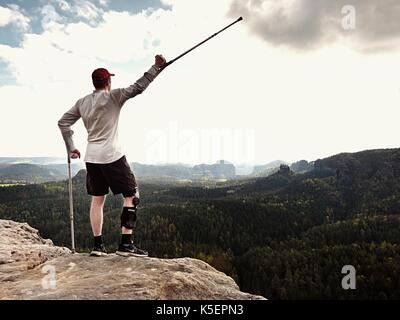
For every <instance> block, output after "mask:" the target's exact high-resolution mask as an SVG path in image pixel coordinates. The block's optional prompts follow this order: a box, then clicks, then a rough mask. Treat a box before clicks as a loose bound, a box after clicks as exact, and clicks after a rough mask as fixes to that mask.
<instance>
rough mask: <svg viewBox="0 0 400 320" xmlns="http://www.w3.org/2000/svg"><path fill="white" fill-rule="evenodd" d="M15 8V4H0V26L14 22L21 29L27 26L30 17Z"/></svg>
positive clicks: (25, 28)
mask: <svg viewBox="0 0 400 320" xmlns="http://www.w3.org/2000/svg"><path fill="white" fill-rule="evenodd" d="M16 9H17V8H16V7H15V6H14V7H11V8H6V7H2V6H0V27H4V26H6V25H8V24H14V25H16V26H17V27H18V28H20V29H21V30H23V31H25V30H27V29H28V28H29V23H30V19H29V18H28V17H26V16H24V15H23V14H22V13H20V12H18V10H16Z"/></svg>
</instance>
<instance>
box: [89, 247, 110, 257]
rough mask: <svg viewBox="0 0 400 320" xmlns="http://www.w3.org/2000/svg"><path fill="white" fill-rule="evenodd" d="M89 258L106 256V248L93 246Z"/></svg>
mask: <svg viewBox="0 0 400 320" xmlns="http://www.w3.org/2000/svg"><path fill="white" fill-rule="evenodd" d="M90 255H91V256H94V257H101V256H106V255H107V251H106V248H105V247H104V244H101V245H99V246H95V247H94V248H93V250H92V251H91V252H90Z"/></svg>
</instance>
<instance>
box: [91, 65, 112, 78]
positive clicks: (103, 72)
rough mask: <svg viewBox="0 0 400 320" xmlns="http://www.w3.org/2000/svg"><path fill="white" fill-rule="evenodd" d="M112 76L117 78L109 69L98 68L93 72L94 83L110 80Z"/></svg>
mask: <svg viewBox="0 0 400 320" xmlns="http://www.w3.org/2000/svg"><path fill="white" fill-rule="evenodd" d="M111 76H115V74H114V73H110V72H108V70H107V69H104V68H98V69H96V70H94V71H93V73H92V80H93V81H103V80H106V79H108V78H110V77H111Z"/></svg>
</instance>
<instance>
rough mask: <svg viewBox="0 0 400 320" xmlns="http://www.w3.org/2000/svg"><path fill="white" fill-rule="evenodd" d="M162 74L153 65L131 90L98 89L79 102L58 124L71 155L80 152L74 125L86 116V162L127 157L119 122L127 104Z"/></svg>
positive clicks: (84, 121)
mask: <svg viewBox="0 0 400 320" xmlns="http://www.w3.org/2000/svg"><path fill="white" fill-rule="evenodd" d="M159 73H160V70H159V68H157V67H156V66H155V65H153V66H152V67H151V68H150V69H149V70H148V71H147V72H145V73H144V75H143V76H142V77H141V78H140V79H138V80H137V81H136V82H135V83H134V84H133V85H131V86H130V87H128V88H120V89H113V90H111V91H107V90H95V91H93V93H91V94H89V95H87V96H85V97H83V98H82V99H79V100H78V101H77V102H76V103H75V105H74V106H73V107H72V108H71V109H70V110H68V111H67V112H66V113H64V115H63V116H62V117H61V119H60V120H59V121H58V127H59V128H60V130H61V133H62V136H63V138H64V141H65V144H66V146H67V149H68V151H69V152H71V151H73V150H75V149H76V147H75V145H74V141H73V139H72V135H73V133H74V132H73V131H72V130H71V126H72V125H73V124H74V123H75V122H76V121H77V120H79V118H81V117H82V120H83V123H84V125H85V128H86V130H87V132H88V138H87V141H88V144H87V147H86V153H85V158H84V161H85V162H92V163H111V162H114V161H116V160H118V159H119V158H121V157H122V156H123V155H124V154H123V153H122V151H121V147H120V145H119V143H118V120H119V115H120V111H121V107H122V106H123V105H124V103H125V102H126V101H127V100H128V99H130V98H133V97H134V96H136V95H137V94H141V93H142V92H143V91H144V90H145V89H146V88H147V87H148V86H149V84H150V83H151V82H152V81H153V80H154V79H155V78H156V77H157V75H158V74H159Z"/></svg>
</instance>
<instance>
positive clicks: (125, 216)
mask: <svg viewBox="0 0 400 320" xmlns="http://www.w3.org/2000/svg"><path fill="white" fill-rule="evenodd" d="M136 212H137V205H135V206H134V207H123V208H122V214H121V227H125V228H127V229H133V227H134V226H135V222H136V218H137V216H136Z"/></svg>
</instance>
